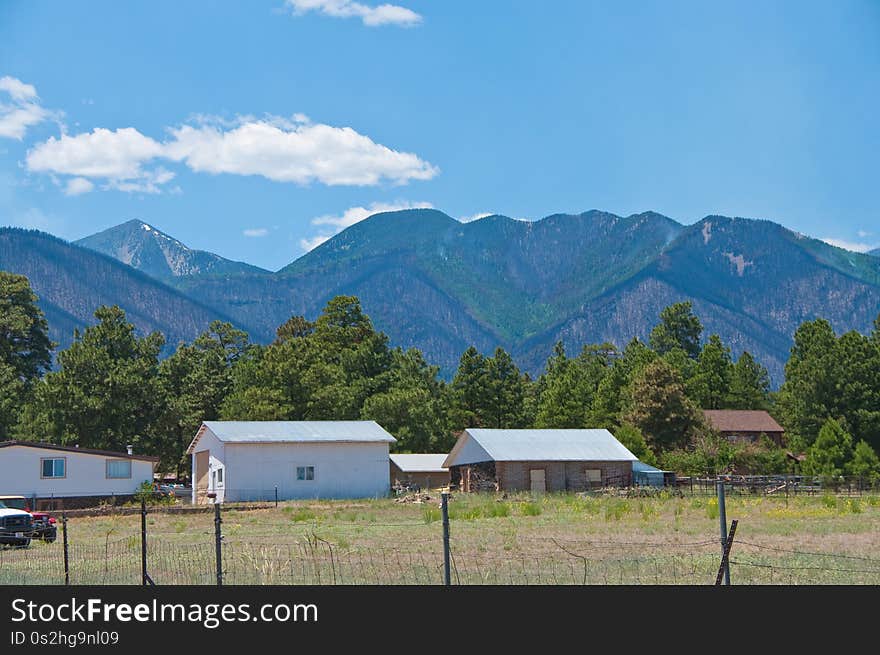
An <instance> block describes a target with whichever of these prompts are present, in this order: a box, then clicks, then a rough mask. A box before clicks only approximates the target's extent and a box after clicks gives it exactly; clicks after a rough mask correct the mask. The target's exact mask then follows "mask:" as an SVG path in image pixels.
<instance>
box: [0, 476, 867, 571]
mask: <svg viewBox="0 0 880 655" xmlns="http://www.w3.org/2000/svg"><path fill="white" fill-rule="evenodd" d="M768 488H769V487H768ZM738 489H739V488H738V487H736V486H735V485H728V481H726V480H724V485H722V489H721V492H723V493H728V494H729V493H731V492H733V493H738V491H737V490H738ZM609 491H610V490H609ZM864 491H865V490H864V489H863V492H864ZM718 492H719V490H718V488H717V487H716V493H718ZM706 493H708V490H706ZM723 493H719V502H720V503H721V507H723V502H724V496H723ZM743 493H751V492H746V491H744V492H743ZM844 493H846V492H844ZM429 498H430V501H426V502H425V503H424V520H422V521H417V520H409V521H400V522H381V521H370V522H367V523H357V522H355V523H345V522H344V521H343V522H340V523H339V524H333V525H322V524H320V523H319V522H317V521H312V520H310V517H309V516H308V510H307V509H304V508H297V507H291V506H285V507H284V508H282V510H279V511H273V509H272V507H273V505H272V504H271V503H269V504H264V505H263V506H262V508H260V509H252V511H233V509H234V508H233V507H232V506H226V505H223V504H219V503H218V504H215V505H211V506H203V507H201V508H196V507H190V508H189V510H188V512H187V513H186V514H181V515H179V514H177V513H168V511H167V510H168V509H169V508H164V507H162V506H161V505H159V506H149V505H146V504H145V505H143V506H142V507H140V508H133V509H134V511H136V512H138V513H140V519H141V520H140V521H138V522H133V521H130V520H128V521H125V522H117V523H116V524H112V523H113V522H110V523H111V525H110V526H109V527H103V528H101V532H100V533H97V532H96V531H97V528H94V527H87V526H88V525H92V524H91V523H89V522H84V521H78V520H75V519H72V520H68V519H67V517H66V516H64V517H62V518H61V520H60V521H59V530H58V539H57V541H56V542H55V543H42V542H38V541H35V542H33V543H32V544H31V546H30V547H29V548H20V549H16V548H4V547H0V584H38V585H57V584H61V585H63V584H71V585H84V584H90V585H112V584H129V585H131V584H135V585H140V584H148V585H152V584H155V585H180V584H188V585H218V584H222V585H238V584H280V585H398V584H405V585H442V584H453V585H484V584H489V585H508V584H513V585H532V584H542V585H543V584H550V585H586V584H588V585H596V584H599V585H608V584H615V585H618V584H619V585H640V584H649V585H650V584H663V585H680V584H683V585H711V584H715V583H716V581H719V580H720V579H721V577H722V576H721V573H722V572H723V570H724V566H723V564H724V562H725V561H726V563H727V570H728V572H729V577H730V581H731V583H732V584H871V585H877V584H880V559H877V558H872V557H862V556H860V555H859V554H858V552H855V553H853V552H841V551H840V550H838V549H834V548H830V549H829V550H827V551H820V550H818V549H816V548H815V547H814V548H807V547H803V548H795V547H785V546H780V545H779V543H778V542H772V543H771V542H766V543H762V542H761V540H760V539H757V538H749V537H747V536H742V534H743V533H742V528H740V533H739V534H738V535H736V536H735V538H734V539H733V541H732V543H728V544H727V545H728V548H729V549H730V550H729V554H728V557H727V559H726V560H725V559H723V557H722V543H720V542H724V536H725V534H726V530H727V521H726V519H725V518H724V515H723V513H722V517H721V524H722V525H723V526H724V527H723V530H722V536H721V538H719V535H718V534H717V533H716V534H705V535H698V536H696V537H694V536H693V535H687V534H682V535H681V536H670V535H664V536H658V535H646V536H645V538H643V539H639V540H637V541H627V540H625V539H621V538H618V537H615V536H614V534H613V533H609V535H608V537H607V538H604V537H603V538H599V537H589V538H587V537H579V536H575V535H572V534H571V532H570V531H567V530H565V529H560V530H558V531H556V530H554V529H553V528H552V526H550V527H548V528H547V529H546V530H542V531H541V532H539V533H534V532H524V531H517V530H515V529H513V528H510V529H508V528H500V529H498V530H491V531H487V530H485V527H483V526H482V525H481V522H478V521H469V520H467V519H468V518H469V517H468V516H466V515H461V514H457V515H456V514H454V515H453V520H452V521H450V520H449V513H447V512H444V509H443V507H442V506H443V504H444V503H443V502H442V501H441V503H440V504H439V505H438V503H437V500H438V497H437V496H436V495H434V496H432V497H429ZM615 502H622V501H615ZM842 502H858V501H855V500H844V501H842ZM494 505H497V509H498V510H499V511H500V510H501V509H503V507H504V503H495V504H494ZM494 505H493V504H491V503H488V502H487V503H486V506H487V507H489V508H490V510H489V511H491V509H493V508H494ZM455 509H456V511H463V508H462V510H459V509H458V508H455ZM195 511H199V512H202V513H203V514H202V516H201V518H200V519H199V520H198V521H192V520H187V519H191V514H190V512H195ZM339 511H340V512H342V511H345V510H344V509H340V510H339ZM204 513H206V514H204ZM298 513H302V515H300V514H298ZM343 518H344V517H343ZM731 518H736V517H731ZM462 519H464V520H462ZM117 525H118V526H122V525H124V527H116V526H117ZM728 542H730V540H729V539H728Z"/></svg>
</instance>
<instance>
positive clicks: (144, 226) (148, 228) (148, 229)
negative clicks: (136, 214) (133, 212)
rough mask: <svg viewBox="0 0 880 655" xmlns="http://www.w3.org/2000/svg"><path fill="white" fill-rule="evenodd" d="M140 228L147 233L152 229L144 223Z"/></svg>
mask: <svg viewBox="0 0 880 655" xmlns="http://www.w3.org/2000/svg"><path fill="white" fill-rule="evenodd" d="M141 227H142V228H144V229H145V230H146V231H147V232H149V231H150V230H152V229H153V228H151V227H150V226H149V225H147V224H146V223H144V224H143V225H141Z"/></svg>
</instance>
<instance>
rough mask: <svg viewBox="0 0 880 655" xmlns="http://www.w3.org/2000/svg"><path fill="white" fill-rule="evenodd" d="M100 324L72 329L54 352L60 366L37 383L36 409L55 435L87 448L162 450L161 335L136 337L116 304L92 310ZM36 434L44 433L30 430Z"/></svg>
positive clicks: (157, 451) (53, 438)
mask: <svg viewBox="0 0 880 655" xmlns="http://www.w3.org/2000/svg"><path fill="white" fill-rule="evenodd" d="M95 317H96V318H97V319H98V324H97V325H93V326H91V327H88V328H86V329H85V331H84V332H82V333H81V334H80V333H79V331H77V332H75V333H74V343H73V344H72V345H71V346H70V348H68V349H67V350H64V351H62V352H61V353H59V355H58V370H57V371H53V372H51V373H48V374H46V376H45V383H44V384H40V385H38V387H37V389H36V398H35V403H36V405H37V408H38V411H39V412H41V413H42V414H43V416H44V417H45V424H46V425H48V426H50V434H49V435H47V436H50V437H51V438H52V440H53V441H55V442H58V443H63V444H72V443H75V444H79V445H80V446H83V447H88V448H100V449H106V450H115V451H123V452H124V451H125V448H126V446H127V445H128V444H133V445H134V446H135V447H136V448H137V449H138V450H139V451H140V452H150V453H159V454H165V453H163V452H162V450H163V449H162V444H161V443H160V435H157V434H156V432H155V427H156V423H157V419H158V418H159V416H160V414H161V412H162V411H163V408H162V404H163V400H162V398H163V396H162V393H161V388H160V385H159V380H158V368H159V352H160V351H161V349H162V346H163V345H164V338H163V337H162V335H161V334H160V333H158V332H153V333H152V334H149V335H147V336H145V337H142V338H139V337H137V336H136V335H135V332H134V326H133V325H132V324H131V323H129V322H128V321H127V320H126V317H125V312H124V311H122V310H121V309H120V308H119V307H116V306H113V307H100V308H98V309H97V311H95ZM33 436H34V437H35V438H40V437H44V436H45V435H33Z"/></svg>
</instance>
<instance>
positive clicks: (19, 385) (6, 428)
mask: <svg viewBox="0 0 880 655" xmlns="http://www.w3.org/2000/svg"><path fill="white" fill-rule="evenodd" d="M25 394H26V391H25V384H24V381H23V380H22V379H21V376H20V375H19V372H18V371H16V370H15V368H14V367H12V366H10V365H9V364H7V363H6V362H0V441H6V440H8V439H11V438H12V429H13V426H14V425H15V424H16V423H17V422H18V420H19V415H20V413H21V407H22V404H23V403H24V401H25V397H26V396H25Z"/></svg>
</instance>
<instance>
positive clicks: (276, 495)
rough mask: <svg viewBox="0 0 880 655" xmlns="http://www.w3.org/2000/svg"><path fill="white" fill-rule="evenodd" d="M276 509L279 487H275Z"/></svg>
mask: <svg viewBox="0 0 880 655" xmlns="http://www.w3.org/2000/svg"><path fill="white" fill-rule="evenodd" d="M275 507H278V485H277V484H276V485H275Z"/></svg>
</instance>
